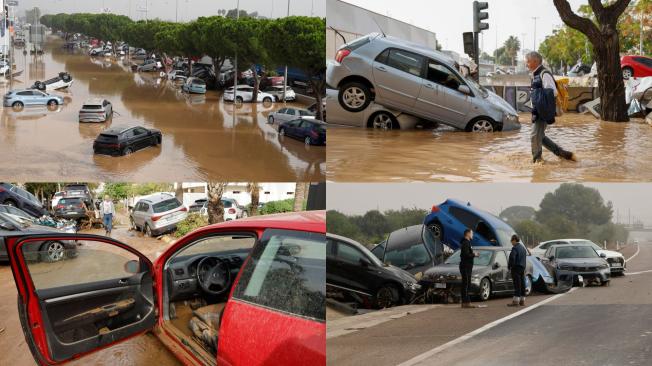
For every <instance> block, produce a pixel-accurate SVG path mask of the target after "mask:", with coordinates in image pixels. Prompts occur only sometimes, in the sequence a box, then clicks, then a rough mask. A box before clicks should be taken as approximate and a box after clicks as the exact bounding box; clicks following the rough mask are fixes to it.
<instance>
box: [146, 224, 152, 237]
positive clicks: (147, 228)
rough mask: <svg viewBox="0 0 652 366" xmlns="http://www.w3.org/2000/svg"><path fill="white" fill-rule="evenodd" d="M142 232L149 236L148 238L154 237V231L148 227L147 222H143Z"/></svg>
mask: <svg viewBox="0 0 652 366" xmlns="http://www.w3.org/2000/svg"><path fill="white" fill-rule="evenodd" d="M144 233H145V235H146V236H149V237H150V238H153V237H154V233H153V232H152V228H150V227H149V224H145V229H144Z"/></svg>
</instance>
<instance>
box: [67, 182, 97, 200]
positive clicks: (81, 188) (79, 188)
mask: <svg viewBox="0 0 652 366" xmlns="http://www.w3.org/2000/svg"><path fill="white" fill-rule="evenodd" d="M63 192H64V197H66V198H72V197H80V198H82V199H83V200H84V203H86V205H91V204H92V202H93V194H92V192H91V190H90V189H89V188H88V185H87V184H84V183H71V184H66V185H65V186H64V187H63Z"/></svg>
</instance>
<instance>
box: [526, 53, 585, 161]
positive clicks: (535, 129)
mask: <svg viewBox="0 0 652 366" xmlns="http://www.w3.org/2000/svg"><path fill="white" fill-rule="evenodd" d="M525 61H526V65H527V68H528V69H529V70H530V72H531V73H532V84H531V86H530V88H531V90H533V91H534V89H552V93H553V94H554V96H557V84H556V83H555V78H554V77H553V76H552V73H551V72H550V71H548V70H546V68H544V67H543V58H542V57H541V55H540V54H539V53H538V52H535V51H532V52H530V53H528V54H527V55H526V57H525ZM550 103H555V102H554V98H550ZM533 104H534V101H533ZM532 107H533V108H532V133H531V134H530V138H531V143H532V160H533V161H534V162H535V163H538V162H543V147H545V148H546V149H548V150H550V151H552V153H553V154H555V155H557V156H559V157H561V158H563V159H566V160H573V161H576V160H577V158H576V157H575V154H574V153H572V152H570V151H566V150H564V149H562V148H561V147H560V146H559V145H557V144H556V143H555V142H554V141H552V140H551V139H550V138H549V137H548V136H546V127H547V126H548V124H549V123H554V121H555V117H554V116H552V118H551V120H549V121H546V120H545V119H543V118H542V117H541V116H539V113H537V107H536V105H533V106H532ZM555 107H556V106H555V105H550V106H547V108H546V110H548V109H552V110H553V111H554V110H555Z"/></svg>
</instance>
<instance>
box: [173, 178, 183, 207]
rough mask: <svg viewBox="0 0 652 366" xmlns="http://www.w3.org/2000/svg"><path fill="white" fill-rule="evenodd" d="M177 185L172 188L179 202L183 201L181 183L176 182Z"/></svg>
mask: <svg viewBox="0 0 652 366" xmlns="http://www.w3.org/2000/svg"><path fill="white" fill-rule="evenodd" d="M176 185H177V187H176V188H175V190H174V196H175V197H176V198H177V199H178V200H179V202H183V183H181V182H179V183H176Z"/></svg>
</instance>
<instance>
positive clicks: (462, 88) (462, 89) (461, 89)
mask: <svg viewBox="0 0 652 366" xmlns="http://www.w3.org/2000/svg"><path fill="white" fill-rule="evenodd" d="M457 91H459V92H460V93H463V94H471V88H469V87H468V86H466V85H460V86H458V87H457Z"/></svg>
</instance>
